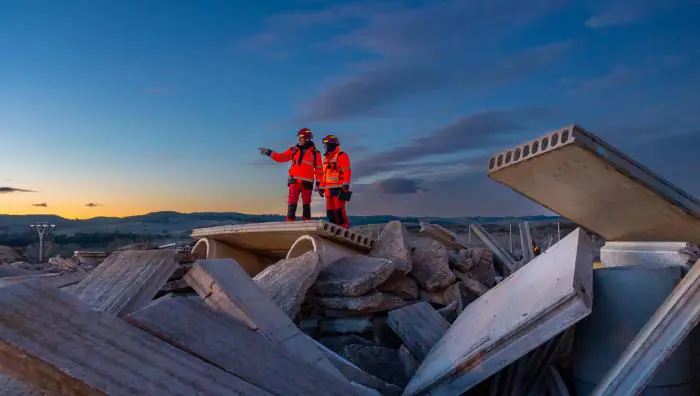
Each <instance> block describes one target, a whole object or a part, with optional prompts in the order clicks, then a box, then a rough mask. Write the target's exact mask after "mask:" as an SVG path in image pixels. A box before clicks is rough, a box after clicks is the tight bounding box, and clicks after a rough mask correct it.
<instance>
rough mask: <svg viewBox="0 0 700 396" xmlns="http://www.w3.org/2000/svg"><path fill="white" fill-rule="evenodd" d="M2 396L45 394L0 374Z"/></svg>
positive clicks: (35, 395)
mask: <svg viewBox="0 0 700 396" xmlns="http://www.w3.org/2000/svg"><path fill="white" fill-rule="evenodd" d="M0 395H8V396H44V395H46V393H45V392H42V391H41V390H40V389H36V388H34V387H33V386H32V385H31V384H28V383H26V382H23V381H20V380H17V379H15V378H12V377H11V376H9V375H6V374H0Z"/></svg>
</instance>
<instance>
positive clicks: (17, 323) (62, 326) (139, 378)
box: [0, 281, 270, 396]
mask: <svg viewBox="0 0 700 396" xmlns="http://www.w3.org/2000/svg"><path fill="white" fill-rule="evenodd" d="M47 302H50V303H47ZM0 305H1V306H2V307H3V309H2V310H0V347H1V348H2V350H3V360H2V366H3V371H4V372H5V373H7V374H8V375H10V376H12V377H14V378H17V379H18V380H21V381H24V382H26V383H31V384H32V386H33V387H35V388H37V389H40V390H42V391H44V392H46V393H47V394H51V395H53V394H81V395H97V394H108V395H125V396H126V395H129V396H130V395H135V394H143V395H152V394H167V395H183V396H184V395H194V394H207V395H231V394H244V395H249V394H250V395H270V393H268V392H265V391H263V390H262V389H260V388H257V387H255V386H253V385H251V384H249V383H247V382H245V381H244V380H242V379H240V378H238V377H236V376H234V375H232V374H230V373H227V372H226V371H224V370H221V369H220V368H218V367H216V366H214V365H212V364H209V363H207V362H204V361H203V360H201V359H199V358H197V357H194V356H192V355H190V354H189V353H187V352H184V351H182V350H180V349H178V348H176V347H174V346H172V345H170V344H168V343H165V342H163V341H161V340H159V339H157V338H155V337H153V336H151V335H150V334H147V333H145V332H142V331H140V330H138V329H136V328H134V327H133V326H131V325H129V324H128V323H126V322H124V321H123V320H121V319H118V318H115V317H113V316H112V315H109V314H106V313H104V312H97V311H95V310H93V309H91V308H90V307H89V306H88V305H86V304H84V303H82V302H81V301H80V300H78V299H77V298H75V297H74V295H71V294H69V293H65V292H62V291H60V290H58V289H56V288H53V287H50V286H48V285H45V284H43V283H42V282H36V281H29V282H22V283H18V284H15V285H10V286H6V287H3V288H0Z"/></svg>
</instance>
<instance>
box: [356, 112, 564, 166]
mask: <svg viewBox="0 0 700 396" xmlns="http://www.w3.org/2000/svg"><path fill="white" fill-rule="evenodd" d="M550 115H551V111H550V110H547V109H536V108H533V109H511V110H487V111H482V112H479V113H476V114H472V115H469V116H465V117H462V118H460V119H457V120H455V121H454V122H452V123H451V124H449V125H445V126H443V127H441V128H438V129H436V130H433V131H427V132H426V133H424V134H423V136H421V137H418V138H415V139H413V140H411V141H410V142H409V143H408V144H406V145H404V146H399V147H395V148H392V149H390V150H387V151H383V152H379V153H375V154H371V155H368V156H365V157H361V158H359V159H358V160H356V161H355V162H354V164H353V175H357V177H358V178H362V177H368V176H373V175H377V174H380V173H383V172H390V171H393V170H396V169H397V168H400V167H401V166H404V165H406V164H407V163H408V164H410V163H415V162H416V161H418V160H421V159H423V158H426V157H430V156H435V155H446V154H459V153H462V154H464V156H465V157H470V158H471V159H481V158H485V157H488V155H490V154H491V153H490V152H489V153H484V152H483V151H482V150H479V149H483V148H488V147H489V146H492V145H494V144H497V145H499V146H502V145H503V144H506V143H508V142H510V140H512V139H513V138H512V136H513V134H516V135H517V134H518V133H521V132H523V131H525V130H526V129H527V126H526V124H525V122H524V121H525V120H528V121H530V120H537V119H544V118H546V117H549V116H550ZM464 165H465V166H466V165H467V164H464ZM414 166H415V167H416V168H421V167H422V165H421V164H417V165H414ZM428 168H430V167H428Z"/></svg>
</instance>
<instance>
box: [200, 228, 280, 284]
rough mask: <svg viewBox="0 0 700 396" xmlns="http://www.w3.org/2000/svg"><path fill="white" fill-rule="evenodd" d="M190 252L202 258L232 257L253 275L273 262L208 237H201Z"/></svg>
mask: <svg viewBox="0 0 700 396" xmlns="http://www.w3.org/2000/svg"><path fill="white" fill-rule="evenodd" d="M192 254H193V255H195V257H198V258H200V259H204V260H214V259H226V258H232V259H234V260H236V262H238V264H240V265H241V267H243V269H244V270H245V271H246V272H247V273H248V275H250V276H251V277H254V276H255V275H257V274H259V273H260V272H262V270H264V269H265V268H267V267H268V266H270V265H272V264H273V260H271V259H269V258H267V257H263V256H260V255H257V254H255V253H251V252H249V251H247V250H245V249H240V248H237V247H235V246H231V245H228V244H226V243H223V242H219V241H216V240H213V239H209V238H202V239H200V240H199V241H197V243H196V244H195V245H194V247H192Z"/></svg>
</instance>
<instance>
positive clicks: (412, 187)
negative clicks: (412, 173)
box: [364, 177, 427, 195]
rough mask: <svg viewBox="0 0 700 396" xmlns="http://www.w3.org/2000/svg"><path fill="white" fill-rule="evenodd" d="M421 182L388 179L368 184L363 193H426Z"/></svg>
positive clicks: (400, 178)
mask: <svg viewBox="0 0 700 396" xmlns="http://www.w3.org/2000/svg"><path fill="white" fill-rule="evenodd" d="M422 182H423V181H422V180H418V179H409V178H405V177H390V178H387V179H383V180H377V181H375V182H374V183H372V184H370V185H369V186H368V187H367V188H366V189H364V191H368V192H376V193H380V194H393V195H395V194H415V193H419V192H424V191H427V189H426V188H425V187H422V186H421V183H422Z"/></svg>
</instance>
